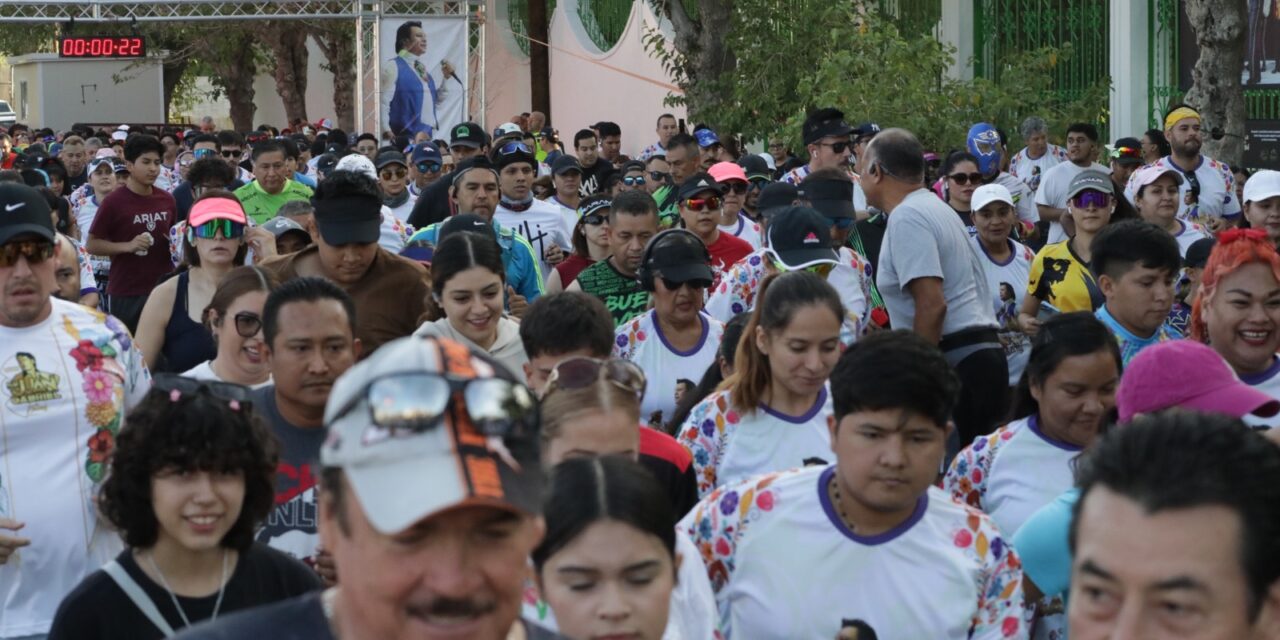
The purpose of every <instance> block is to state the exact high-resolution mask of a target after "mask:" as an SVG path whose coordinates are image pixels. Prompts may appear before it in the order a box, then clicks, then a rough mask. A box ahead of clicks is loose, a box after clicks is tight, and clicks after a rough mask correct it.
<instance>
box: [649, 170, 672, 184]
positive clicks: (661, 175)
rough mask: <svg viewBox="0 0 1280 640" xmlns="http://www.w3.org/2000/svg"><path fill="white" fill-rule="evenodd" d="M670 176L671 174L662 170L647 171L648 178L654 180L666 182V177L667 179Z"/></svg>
mask: <svg viewBox="0 0 1280 640" xmlns="http://www.w3.org/2000/svg"><path fill="white" fill-rule="evenodd" d="M670 177H671V174H669V173H666V172H664V171H650V172H649V179H650V180H653V181H654V182H666V181H667V179H668V178H670Z"/></svg>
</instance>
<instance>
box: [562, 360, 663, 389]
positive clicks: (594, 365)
mask: <svg viewBox="0 0 1280 640" xmlns="http://www.w3.org/2000/svg"><path fill="white" fill-rule="evenodd" d="M601 377H603V378H604V380H605V381H606V382H609V383H610V384H612V385H614V386H615V387H618V388H620V389H624V390H626V391H630V392H632V393H634V394H636V398H641V397H643V396H644V390H645V387H646V386H647V385H648V381H647V380H646V379H645V377H644V371H642V370H641V369H640V367H637V366H636V365H635V364H633V363H632V362H631V361H629V360H623V359H621V358H609V359H608V360H597V359H595V358H584V357H581V356H579V357H575V358H568V359H565V360H561V361H560V362H559V364H557V365H556V366H555V368H553V369H552V370H551V375H550V376H548V377H547V393H548V394H550V393H551V392H552V391H554V390H555V389H585V388H587V387H589V386H591V385H593V384H595V383H596V382H597V381H598V380H600V379H601Z"/></svg>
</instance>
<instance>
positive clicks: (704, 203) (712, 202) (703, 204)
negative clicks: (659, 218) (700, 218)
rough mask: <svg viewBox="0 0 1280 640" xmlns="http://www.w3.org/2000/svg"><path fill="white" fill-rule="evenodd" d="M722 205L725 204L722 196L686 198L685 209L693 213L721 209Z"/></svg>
mask: <svg viewBox="0 0 1280 640" xmlns="http://www.w3.org/2000/svg"><path fill="white" fill-rule="evenodd" d="M721 204H723V202H722V201H721V200H720V196H710V197H706V198H685V201H684V206H685V208H686V209H688V210H690V211H693V212H699V211H706V210H708V209H712V210H714V209H719V208H720V205H721Z"/></svg>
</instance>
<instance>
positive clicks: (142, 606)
mask: <svg viewBox="0 0 1280 640" xmlns="http://www.w3.org/2000/svg"><path fill="white" fill-rule="evenodd" d="M102 570H103V571H105V572H106V574H107V575H109V576H111V579H112V580H115V581H116V584H117V585H119V586H120V590H121V591H124V594H125V595H126V596H129V599H130V600H132V601H133V604H135V605H137V607H138V610H139V611H141V612H142V615H144V616H146V617H147V619H148V620H150V621H151V624H154V625H155V626H156V628H157V629H159V630H160V631H161V633H163V634H164V637H165V638H172V637H173V635H174V633H173V627H171V626H169V621H168V620H165V619H164V616H162V615H160V610H159V609H158V608H156V603H154V602H152V601H151V598H149V597H147V594H146V592H145V591H143V590H142V587H141V586H139V585H138V583H137V581H135V580H134V579H133V576H130V575H129V572H128V571H125V569H124V567H123V566H121V565H120V563H119V562H116V561H115V560H112V561H111V562H108V563H107V564H106V566H104V567H102Z"/></svg>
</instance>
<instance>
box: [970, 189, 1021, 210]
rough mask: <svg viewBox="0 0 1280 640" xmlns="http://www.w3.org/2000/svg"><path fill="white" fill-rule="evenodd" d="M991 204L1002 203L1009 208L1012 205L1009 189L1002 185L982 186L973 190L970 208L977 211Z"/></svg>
mask: <svg viewBox="0 0 1280 640" xmlns="http://www.w3.org/2000/svg"><path fill="white" fill-rule="evenodd" d="M992 202H1003V203H1005V204H1007V205H1009V206H1011V207H1012V206H1014V205H1013V195H1011V194H1010V193H1009V189H1008V188H1006V187H1005V186H1004V185H1002V184H984V185H982V186H981V187H978V188H977V189H974V190H973V201H972V203H971V206H972V207H973V210H974V211H977V210H979V209H981V208H983V207H985V206H987V205H989V204H991V203H992Z"/></svg>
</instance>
